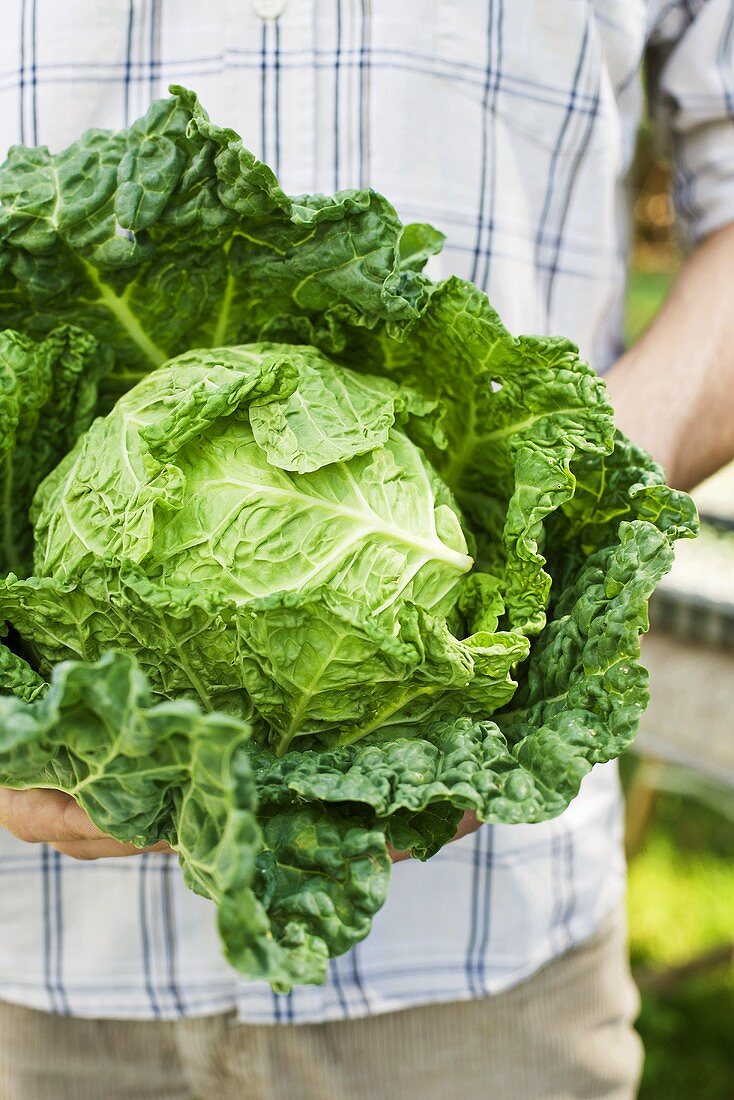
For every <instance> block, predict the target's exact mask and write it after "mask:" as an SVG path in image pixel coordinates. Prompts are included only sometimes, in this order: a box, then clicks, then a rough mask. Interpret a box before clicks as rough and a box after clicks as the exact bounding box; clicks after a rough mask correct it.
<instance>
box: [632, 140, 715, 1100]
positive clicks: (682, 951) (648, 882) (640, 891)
mask: <svg viewBox="0 0 734 1100" xmlns="http://www.w3.org/2000/svg"><path fill="white" fill-rule="evenodd" d="M634 185H635V186H634V194H635V195H636V196H637V198H636V202H635V208H634V213H635V225H636V234H635V246H634V253H633V265H632V271H631V277H630V283H629V295H628V302H627V337H628V340H630V341H631V340H634V339H635V338H636V337H637V336H638V335H639V334H640V333H641V332H642V331H643V330H644V329H645V327H646V326H647V325H648V324H649V322H650V320H651V319H652V317H654V315H655V313H656V312H657V310H658V308H659V307H660V304H661V302H662V300H663V298H664V297H665V294H666V293H667V290H668V288H669V287H670V284H671V282H672V280H673V279H674V277H675V273H676V270H677V268H678V266H679V265H680V252H679V249H678V246H677V242H676V237H675V226H674V216H673V208H672V202H671V197H670V175H669V170H668V164H667V159H666V156H665V154H664V152H662V151H660V150H659V149H657V148H655V146H654V144H653V141H652V138H651V131H650V129H649V128H648V127H647V126H643V128H642V130H641V132H640V138H639V147H638V154H637V161H636V167H635V180H634ZM732 281H733V283H734V279H733V280H732ZM693 495H694V498H695V500H696V503H697V504H698V508H699V511H700V513H701V519H702V530H701V535H700V537H699V538H698V539H697V540H696V541H695V542H690V543H680V542H679V543H678V544H677V545H678V548H679V549H678V553H677V558H676V564H675V567H674V569H673V571H672V573H671V574H670V576H669V577H668V578H667V579H666V581H665V582H664V583H663V585H662V586H661V588H660V589H659V591H658V593H657V594H656V597H655V599H654V601H653V603H652V606H651V610H650V618H651V624H652V626H651V631H650V634H649V635H648V636H647V638H646V639H645V644H644V646H643V662H644V664H645V665H646V666H647V667H648V668H649V670H650V676H651V682H650V690H651V702H650V708H649V710H648V712H647V714H646V715H645V718H644V719H643V722H642V725H641V729H640V734H639V736H638V739H637V742H636V744H635V748H634V751H633V752H632V753H630V754H628V755H627V757H626V758H624V759H623V761H622V772H623V781H624V784H625V788H626V794H627V848H628V856H629V859H630V890H629V919H630V941H631V952H632V963H633V967H634V970H635V976H636V978H637V981H638V984H639V985H640V989H641V992H642V999H643V1004H642V1013H641V1016H640V1019H639V1021H638V1025H637V1026H638V1029H639V1031H640V1033H641V1035H642V1037H643V1039H644V1042H645V1047H646V1051H647V1055H646V1063H645V1073H644V1079H643V1085H642V1091H641V1093H640V1097H641V1100H694V1098H695V1100H734V730H733V727H734V464H732V465H731V466H730V467H727V468H726V469H725V470H722V471H721V472H720V473H719V474H717V475H716V476H715V477H713V478H710V479H709V480H708V481H706V482H704V483H703V484H702V485H701V486H700V487H699V488H698V489H697V490H696V491H695V492H694V494H693Z"/></svg>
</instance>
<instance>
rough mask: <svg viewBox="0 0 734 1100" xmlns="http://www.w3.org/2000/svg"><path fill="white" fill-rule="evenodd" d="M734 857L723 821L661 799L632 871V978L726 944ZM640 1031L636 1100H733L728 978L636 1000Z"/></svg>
mask: <svg viewBox="0 0 734 1100" xmlns="http://www.w3.org/2000/svg"><path fill="white" fill-rule="evenodd" d="M625 770H629V762H626V769H625ZM733 857H734V823H732V821H731V820H730V819H727V818H726V817H725V816H723V815H721V814H718V813H717V812H716V810H715V809H713V808H711V807H708V806H702V805H700V804H699V803H697V802H695V801H693V800H691V799H689V798H686V797H683V796H681V795H679V794H671V793H667V792H665V793H661V794H660V795H659V796H658V801H657V805H656V810H655V815H654V818H653V821H652V824H651V826H650V828H649V831H648V833H647V836H646V840H645V844H644V847H643V849H642V850H641V852H640V853H639V854H638V855H637V856H636V857H635V859H634V860H633V862H632V865H631V867H630V878H629V921H630V947H631V953H632V962H633V965H634V966H635V967H636V968H637V969H638V970H644V971H648V972H650V971H654V970H658V969H660V968H662V967H665V966H670V965H675V964H677V963H681V962H685V961H687V960H690V959H692V958H694V957H695V956H698V955H700V954H702V953H704V952H706V951H707V950H709V949H711V948H715V947H717V946H721V945H723V944H726V943H727V942H731V939H732V933H733V923H734V858H733ZM637 1027H638V1030H639V1032H640V1034H641V1035H642V1039H643V1042H644V1044H645V1051H646V1057H645V1071H644V1077H643V1082H642V1089H641V1092H640V1100H732V1098H734V1041H733V1037H734V968H732V967H731V966H726V965H724V966H721V967H718V968H716V969H715V970H712V971H710V972H708V973H702V974H700V975H699V976H696V977H690V978H687V979H685V980H680V981H678V982H676V983H674V984H673V985H672V986H671V987H670V988H668V989H666V990H664V991H657V990H656V991H653V990H648V991H646V992H643V1002H642V1012H641V1015H640V1019H639V1020H638V1024H637Z"/></svg>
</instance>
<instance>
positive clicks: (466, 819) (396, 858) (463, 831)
mask: <svg viewBox="0 0 734 1100" xmlns="http://www.w3.org/2000/svg"><path fill="white" fill-rule="evenodd" d="M481 824H482V823H481V821H479V820H477V815H476V814H475V813H474V812H473V811H472V810H467V812H466V813H465V814H464V816H463V817H462V819H461V821H460V822H459V827H458V829H457V830H456V833H455V834H454V836H453V837H452V840H451V843H453V842H454V840H461V838H462V837H463V836H468V835H469V833H475V832H476V831H477V829H478V828H479V826H480V825H481ZM387 848H388V851H389V853H390V858H391V859H392V861H393V863H402V862H403V860H404V859H410V858H411V854H410V852H396V851H395V849H394V848H392V847H391V846H390V845H389V844H388V846H387Z"/></svg>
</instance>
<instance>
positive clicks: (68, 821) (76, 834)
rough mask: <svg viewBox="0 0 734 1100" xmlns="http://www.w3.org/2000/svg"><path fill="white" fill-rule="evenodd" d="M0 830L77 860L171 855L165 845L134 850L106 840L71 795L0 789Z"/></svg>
mask: <svg viewBox="0 0 734 1100" xmlns="http://www.w3.org/2000/svg"><path fill="white" fill-rule="evenodd" d="M0 826H2V827H3V828H5V829H8V830H9V831H10V832H11V833H13V835H14V836H17V837H18V839H19V840H25V841H28V842H29V843H35V844H50V845H52V847H54V848H56V850H57V851H59V852H63V853H64V854H65V855H69V856H75V857H76V858H77V859H106V858H110V857H114V856H133V855H139V854H140V852H141V850H144V851H149V852H172V851H173V849H172V848H170V847H169V845H168V844H167V843H166V842H165V841H161V842H160V843H159V844H155V845H153V846H152V847H150V848H146V849H140V848H136V847H135V845H134V844H121V843H120V842H119V841H117V840H113V839H112V838H111V837H108V836H107V835H106V834H105V833H103V832H102V830H101V829H98V828H97V826H96V825H94V824H93V823H92V822H91V821H90V820H89V818H88V817H87V815H86V813H85V812H84V810H83V809H82V808H81V806H78V805H77V803H76V802H75V801H74V799H73V798H72V797H71V795H68V794H64V793H63V791H52V790H45V789H41V788H34V789H32V790H27V791H13V790H9V789H8V788H6V787H0Z"/></svg>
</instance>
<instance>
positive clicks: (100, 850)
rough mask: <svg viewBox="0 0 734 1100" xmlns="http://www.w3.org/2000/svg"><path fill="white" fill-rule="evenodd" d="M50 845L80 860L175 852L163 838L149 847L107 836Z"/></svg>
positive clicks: (63, 853) (173, 853)
mask: <svg viewBox="0 0 734 1100" xmlns="http://www.w3.org/2000/svg"><path fill="white" fill-rule="evenodd" d="M51 847H52V848H55V849H56V851H57V852H61V854H62V855H65V856H71V857H72V859H82V860H90V859H117V858H119V857H120V856H139V855H140V854H141V852H167V853H170V854H171V855H175V854H176V853H175V852H174V851H173V849H172V848H171V847H169V845H168V844H167V843H166V842H165V841H164V840H163V841H161V842H160V843H159V844H154V845H152V846H151V847H150V848H136V847H135V845H134V844H121V843H120V842H119V841H117V840H110V838H109V837H105V838H104V839H103V840H76V841H66V842H62V843H59V844H52V845H51Z"/></svg>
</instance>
